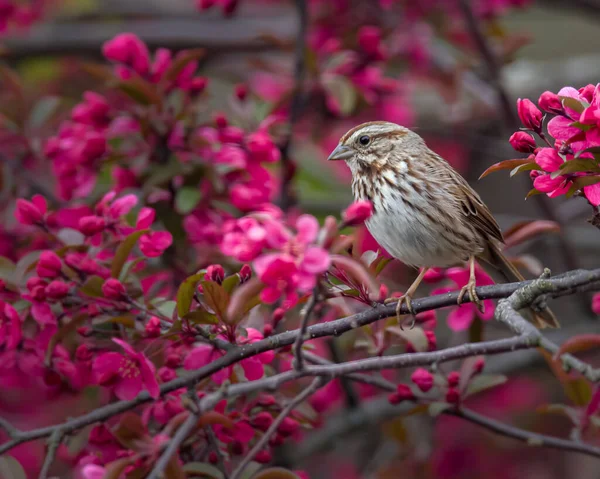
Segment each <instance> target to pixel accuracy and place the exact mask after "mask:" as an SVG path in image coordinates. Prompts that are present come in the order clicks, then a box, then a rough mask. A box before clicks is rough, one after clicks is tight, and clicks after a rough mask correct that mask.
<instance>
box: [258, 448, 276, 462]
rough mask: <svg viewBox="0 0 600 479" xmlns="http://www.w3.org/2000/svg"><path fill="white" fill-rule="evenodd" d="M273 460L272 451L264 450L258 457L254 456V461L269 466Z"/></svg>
mask: <svg viewBox="0 0 600 479" xmlns="http://www.w3.org/2000/svg"><path fill="white" fill-rule="evenodd" d="M271 459H273V455H272V454H271V452H270V451H267V450H262V451H260V452H259V453H258V454H257V455H256V456H254V460H255V461H256V462H258V463H259V464H268V463H269V462H271Z"/></svg>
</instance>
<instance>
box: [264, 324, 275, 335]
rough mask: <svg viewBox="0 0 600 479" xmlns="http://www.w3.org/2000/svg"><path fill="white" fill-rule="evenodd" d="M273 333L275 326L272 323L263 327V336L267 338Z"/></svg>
mask: <svg viewBox="0 0 600 479" xmlns="http://www.w3.org/2000/svg"><path fill="white" fill-rule="evenodd" d="M271 334H273V326H272V325H271V324H265V326H264V327H263V336H264V337H265V338H266V337H268V336H271Z"/></svg>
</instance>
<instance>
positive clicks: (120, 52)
mask: <svg viewBox="0 0 600 479" xmlns="http://www.w3.org/2000/svg"><path fill="white" fill-rule="evenodd" d="M102 54H103V55H104V56H105V57H106V59H107V60H111V61H113V62H116V63H122V64H124V65H126V66H128V67H130V68H132V69H133V70H134V71H135V72H137V73H138V74H140V75H146V74H147V73H148V71H149V70H150V52H149V51H148V47H147V46H146V44H145V43H144V42H143V41H142V40H140V39H139V38H138V37H137V36H136V35H134V34H133V33H121V34H119V35H117V36H116V37H114V38H113V39H112V40H109V41H107V42H106V43H105V44H104V45H103V46H102Z"/></svg>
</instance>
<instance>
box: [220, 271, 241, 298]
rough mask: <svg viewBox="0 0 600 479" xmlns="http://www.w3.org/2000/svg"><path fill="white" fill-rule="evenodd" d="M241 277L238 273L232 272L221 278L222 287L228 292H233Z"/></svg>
mask: <svg viewBox="0 0 600 479" xmlns="http://www.w3.org/2000/svg"><path fill="white" fill-rule="evenodd" d="M240 281H241V278H240V275H239V274H237V273H236V274H232V275H231V276H228V277H227V278H225V279H224V280H223V284H222V286H223V289H224V290H225V291H227V292H228V293H229V294H231V293H232V292H233V290H234V289H235V288H236V286H237V285H238V284H240Z"/></svg>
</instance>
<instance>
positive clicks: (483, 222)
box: [449, 166, 504, 243]
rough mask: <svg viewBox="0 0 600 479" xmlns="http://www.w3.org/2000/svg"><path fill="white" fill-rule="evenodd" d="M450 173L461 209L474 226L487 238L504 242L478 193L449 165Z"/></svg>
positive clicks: (498, 228) (496, 224)
mask: <svg viewBox="0 0 600 479" xmlns="http://www.w3.org/2000/svg"><path fill="white" fill-rule="evenodd" d="M449 169H450V175H451V176H452V179H453V180H454V182H453V184H455V185H456V186H455V189H456V190H455V193H456V196H457V198H458V199H459V201H460V205H461V207H462V211H463V213H464V214H465V216H467V218H468V219H469V221H471V222H472V223H473V224H474V225H475V227H476V228H477V229H478V230H479V231H481V232H482V233H483V234H484V235H485V236H487V237H488V238H494V239H497V240H498V241H500V242H502V243H504V238H503V237H502V231H501V230H500V227H499V226H498V223H496V220H495V219H494V217H493V216H492V213H490V210H489V209H488V207H487V206H486V205H485V203H484V202H483V201H481V198H480V197H479V195H478V194H477V193H476V192H475V190H473V188H471V186H470V185H469V183H467V181H466V180H465V179H464V178H463V177H462V176H461V175H460V174H459V173H458V172H457V171H456V170H454V169H453V168H452V167H450V166H449Z"/></svg>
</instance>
